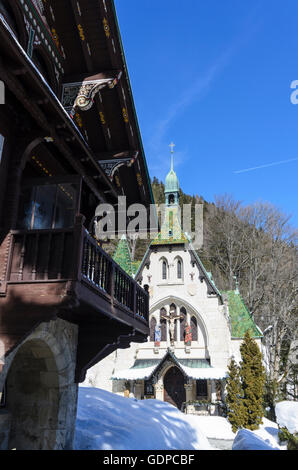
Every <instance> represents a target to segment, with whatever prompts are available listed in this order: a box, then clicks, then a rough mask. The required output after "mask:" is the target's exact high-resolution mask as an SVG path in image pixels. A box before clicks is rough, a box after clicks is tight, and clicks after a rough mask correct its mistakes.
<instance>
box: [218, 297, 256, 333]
mask: <svg viewBox="0 0 298 470" xmlns="http://www.w3.org/2000/svg"><path fill="white" fill-rule="evenodd" d="M223 294H226V295H227V297H228V303H229V314H230V319H231V329H232V332H231V336H232V338H243V337H244V335H245V333H246V331H247V330H250V332H251V334H252V336H253V337H255V338H260V337H262V333H261V331H260V330H259V328H258V327H257V325H256V324H255V322H254V321H253V318H252V317H251V315H250V313H249V311H248V309H247V307H246V305H245V303H244V301H243V299H242V297H241V295H239V294H237V293H236V292H235V291H227V292H223Z"/></svg>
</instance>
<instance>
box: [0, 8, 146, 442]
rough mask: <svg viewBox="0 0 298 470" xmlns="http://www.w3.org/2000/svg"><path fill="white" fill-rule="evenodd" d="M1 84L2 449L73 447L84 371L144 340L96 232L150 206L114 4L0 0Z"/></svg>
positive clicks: (135, 300) (131, 292) (136, 298)
mask: <svg viewBox="0 0 298 470" xmlns="http://www.w3.org/2000/svg"><path fill="white" fill-rule="evenodd" d="M0 80H1V83H0V85H1V86H0V93H2V95H1V96H0V102H1V103H4V104H1V105H0V361H1V362H0V397H1V401H0V449H12V448H16V449H70V448H72V442H73V435H74V423H75V417H76V403H77V390H78V387H77V385H78V383H79V382H82V381H83V380H84V378H85V374H86V371H87V369H88V368H89V367H91V366H92V365H93V364H95V363H96V362H98V361H99V360H101V359H102V358H104V357H106V356H107V355H108V354H110V353H111V352H113V351H114V350H115V349H117V348H127V347H128V346H129V345H130V343H131V342H142V341H146V338H147V336H148V334H149V329H148V294H147V292H146V291H145V290H143V289H142V288H141V287H140V286H139V285H138V284H137V282H136V281H134V280H133V279H132V278H131V277H130V276H129V275H128V274H127V273H126V272H125V271H124V270H122V269H121V268H120V266H118V265H117V264H116V263H115V262H114V261H113V259H112V258H111V257H109V256H108V255H107V254H106V253H105V251H104V250H103V249H102V248H101V246H100V243H99V242H98V240H96V238H95V237H94V235H93V226H94V216H95V211H96V208H97V207H98V205H99V204H102V203H106V204H110V205H111V206H112V207H113V208H114V209H115V211H116V214H117V204H118V196H126V198H127V206H129V205H130V204H132V203H140V204H143V205H145V206H146V207H148V208H149V205H150V204H152V203H153V197H152V192H151V186H150V180H149V176H148V170H147V165H146V160H145V156H144V151H143V147H142V141H141V137H140V132H139V128H138V122H137V117H136V112H135V108H134V103H133V97H132V91H131V87H130V82H129V77H128V72H127V68H126V64H125V57H124V52H123V47H122V43H121V37H120V33H119V29H118V24H117V18H116V12H115V7H114V3H113V0H44V1H42V0H13V1H12V0H0ZM4 92H5V96H3V93H4Z"/></svg>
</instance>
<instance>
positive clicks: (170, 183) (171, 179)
mask: <svg viewBox="0 0 298 470" xmlns="http://www.w3.org/2000/svg"><path fill="white" fill-rule="evenodd" d="M170 147H171V170H170V171H169V173H168V174H167V176H166V181H165V203H166V205H167V206H178V204H179V181H178V178H177V175H176V173H175V171H174V164H173V154H174V147H175V144H173V143H171V144H170Z"/></svg>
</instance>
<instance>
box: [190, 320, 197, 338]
mask: <svg viewBox="0 0 298 470" xmlns="http://www.w3.org/2000/svg"><path fill="white" fill-rule="evenodd" d="M190 327H191V336H192V341H198V323H197V319H196V318H195V317H191V320H190Z"/></svg>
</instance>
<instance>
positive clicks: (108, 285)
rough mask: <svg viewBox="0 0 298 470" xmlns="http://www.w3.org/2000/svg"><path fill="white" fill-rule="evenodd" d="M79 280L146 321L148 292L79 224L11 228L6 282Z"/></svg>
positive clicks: (127, 311) (132, 314) (128, 312)
mask: <svg viewBox="0 0 298 470" xmlns="http://www.w3.org/2000/svg"><path fill="white" fill-rule="evenodd" d="M68 280H73V281H79V282H82V283H84V284H85V285H87V286H88V287H89V288H91V289H92V290H93V291H95V292H97V293H98V294H100V295H104V296H106V297H108V298H109V299H110V303H111V304H112V303H118V304H119V306H120V307H121V308H122V309H124V310H125V311H126V313H127V314H129V315H130V316H134V317H135V318H137V319H139V320H141V321H145V322H146V323H147V322H148V318H149V300H148V293H147V292H146V291H144V289H142V288H141V287H140V286H139V285H138V283H137V282H136V281H135V280H134V279H132V278H131V277H130V276H129V275H128V274H127V273H126V272H125V271H124V270H123V269H122V268H121V267H120V266H119V265H118V264H117V263H115V261H114V260H113V259H112V258H111V257H110V256H109V255H108V254H107V253H106V252H105V251H104V250H103V249H102V248H101V247H100V246H99V244H98V243H97V241H96V240H95V239H94V238H93V237H92V236H91V235H90V234H89V233H88V232H87V230H86V229H85V228H84V227H83V226H82V225H79V224H78V225H76V226H75V227H74V228H70V229H57V230H30V231H12V243H11V248H10V256H9V267H8V272H7V283H8V284H9V283H24V282H58V281H68Z"/></svg>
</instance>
